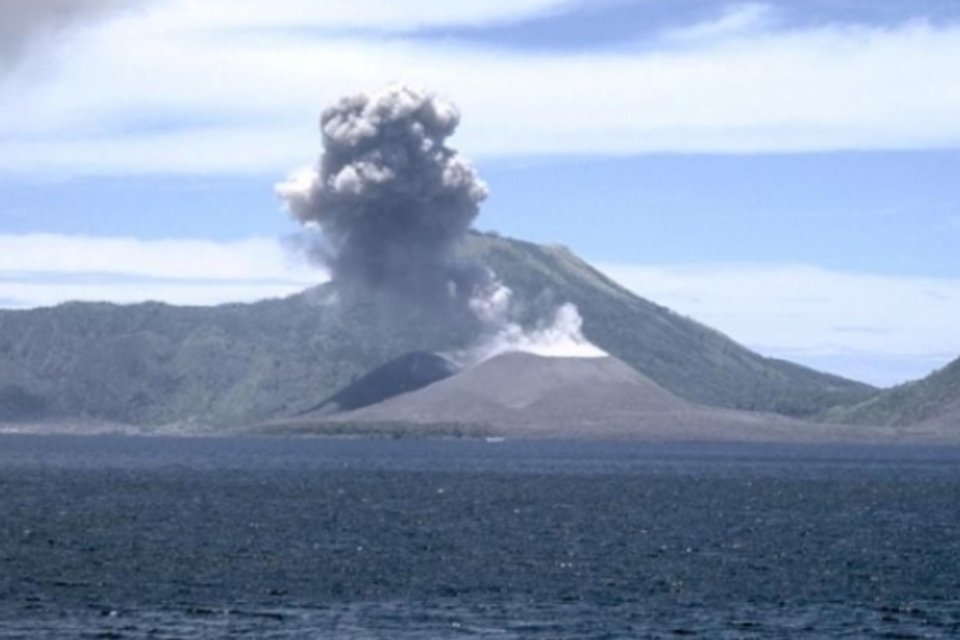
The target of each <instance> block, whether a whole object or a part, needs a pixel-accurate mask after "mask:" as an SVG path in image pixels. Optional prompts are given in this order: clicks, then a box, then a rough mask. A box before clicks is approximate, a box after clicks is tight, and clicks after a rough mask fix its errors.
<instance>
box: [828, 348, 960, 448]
mask: <svg viewBox="0 0 960 640" xmlns="http://www.w3.org/2000/svg"><path fill="white" fill-rule="evenodd" d="M825 416H826V418H827V419H828V420H835V421H839V422H845V423H849V424H874V425H886V426H895V427H916V426H919V427H921V428H925V429H928V430H938V429H946V430H951V429H952V430H953V431H954V432H957V433H960V358H958V359H957V360H954V361H953V362H952V363H950V364H948V365H947V366H946V367H944V368H942V369H940V370H938V371H935V372H934V373H932V374H930V375H929V376H927V377H926V378H924V379H922V380H917V381H915V382H908V383H906V384H902V385H899V386H897V387H894V388H892V389H888V390H885V391H881V392H879V393H877V394H876V395H874V396H873V397H871V398H869V399H867V400H864V401H862V402H859V403H857V404H854V405H853V406H847V407H835V408H833V409H831V410H830V411H828V412H826V414H825Z"/></svg>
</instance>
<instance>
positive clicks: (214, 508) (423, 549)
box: [0, 435, 960, 639]
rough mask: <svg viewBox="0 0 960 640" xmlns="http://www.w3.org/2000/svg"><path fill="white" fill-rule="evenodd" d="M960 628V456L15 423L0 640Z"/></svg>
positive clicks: (1, 511) (0, 538)
mask: <svg viewBox="0 0 960 640" xmlns="http://www.w3.org/2000/svg"><path fill="white" fill-rule="evenodd" d="M198 637H200V638H203V637H208V638H320V637H323V638H328V637H329V638H358V639H359V638H385V639H386V638H390V639H394V638H400V639H403V638H461V637H476V638H550V639H554V638H578V639H579V638H598V639H599V638H679V637H691V638H823V637H846V638H874V637H875V638H956V637H960V447H921V446H903V447H892V446H837V445H830V446H812V445H732V444H724V445H718V444H711V445H708V444H644V443H602V442H574V441H510V440H506V441H504V442H487V441H483V440H389V439H348V438H341V439H336V438H254V437H243V438H238V437H222V438H186V437H183V438H164V437H132V436H87V437H80V436H28V435H2V436H0V638H198Z"/></svg>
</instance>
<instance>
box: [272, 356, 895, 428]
mask: <svg viewBox="0 0 960 640" xmlns="http://www.w3.org/2000/svg"><path fill="white" fill-rule="evenodd" d="M264 429H265V430H266V431H267V432H271V431H273V432H285V433H343V432H349V431H351V430H353V431H357V432H371V431H383V432H387V433H390V432H392V433H405V434H411V435H430V434H437V435H439V434H445V433H448V434H473V435H487V436H509V437H551V438H553V437H562V438H625V439H647V440H694V441H716V440H732V441H740V442H746V441H776V442H784V441H805V440H844V439H850V440H862V439H864V436H865V434H863V433H860V432H859V431H857V430H851V429H845V428H842V427H839V426H837V425H822V424H819V425H815V424H807V423H802V422H800V421H798V420H794V419H790V418H786V417H784V416H780V415H774V414H768V413H767V414H765V413H759V412H746V411H736V410H731V409H718V408H715V407H706V406H703V405H699V404H696V403H693V402H690V401H688V400H684V399H682V398H679V397H677V396H676V395H674V394H672V393H670V392H669V391H667V390H666V389H664V388H663V387H661V386H659V385H658V384H656V383H655V382H654V381H652V380H650V379H649V378H648V377H646V376H644V375H642V374H640V373H638V372H637V371H636V370H635V369H633V368H632V367H630V366H629V365H627V364H626V363H624V362H622V361H620V360H618V359H616V358H612V357H598V358H582V357H543V356H539V355H534V354H530V353H523V352H510V353H505V354H501V355H498V356H496V357H494V358H491V359H490V360H487V361H485V362H482V363H480V364H478V365H476V366H473V367H470V368H468V369H466V370H464V371H463V372H461V373H458V374H456V375H453V376H451V377H447V378H445V379H443V380H440V381H438V382H435V383H433V384H430V385H427V386H424V387H422V388H420V389H418V390H415V391H412V392H410V393H403V394H397V395H395V396H393V397H390V398H387V399H385V400H383V401H382V402H379V403H377V404H373V405H371V406H367V407H364V408H360V409H357V410H355V411H344V412H340V413H337V414H334V415H330V414H328V413H325V412H322V411H317V412H312V413H307V414H304V415H301V416H297V417H294V418H292V419H288V420H278V421H275V422H273V423H271V424H269V425H265V427H264ZM866 435H868V436H873V437H875V438H878V439H882V438H885V437H889V436H890V435H893V434H890V433H886V432H884V431H882V430H875V431H874V432H873V433H869V432H867V433H866Z"/></svg>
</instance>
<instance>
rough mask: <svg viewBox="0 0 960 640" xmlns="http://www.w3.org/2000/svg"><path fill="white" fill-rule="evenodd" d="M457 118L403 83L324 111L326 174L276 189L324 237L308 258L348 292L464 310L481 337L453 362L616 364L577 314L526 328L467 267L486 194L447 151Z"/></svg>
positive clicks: (495, 285) (299, 176) (311, 173)
mask: <svg viewBox="0 0 960 640" xmlns="http://www.w3.org/2000/svg"><path fill="white" fill-rule="evenodd" d="M459 121H460V113H459V111H458V110H457V108H456V107H455V106H454V105H453V104H452V103H450V102H447V101H445V100H442V99H440V98H438V97H436V96H434V95H433V94H431V93H428V92H426V91H424V90H422V89H419V88H415V87H410V86H404V85H394V86H390V87H387V88H386V89H383V90H381V91H378V92H373V93H361V94H358V95H355V96H351V97H347V98H343V99H342V100H340V101H339V102H337V103H336V104H334V105H332V106H331V107H329V108H327V109H326V110H324V111H323V113H322V115H321V117H320V131H321V134H322V141H323V154H322V155H321V157H320V161H319V163H318V165H317V166H316V167H313V168H308V169H304V170H301V171H298V172H296V173H294V174H293V175H291V176H290V177H289V178H288V179H287V180H286V181H285V182H282V183H280V184H278V185H277V187H276V190H277V194H278V195H279V196H280V198H281V199H282V200H283V201H284V203H285V204H286V207H287V209H288V210H289V211H290V213H291V214H292V215H293V216H294V217H295V218H296V219H297V220H299V221H300V222H301V224H303V225H305V226H307V227H319V229H320V230H321V231H322V236H323V240H324V242H325V243H326V244H322V245H321V244H315V245H312V246H309V247H308V251H311V252H312V254H313V256H314V257H316V258H319V259H320V260H321V261H322V262H323V263H324V265H325V266H326V267H327V268H328V269H330V272H331V275H332V277H333V279H334V281H336V282H338V283H340V284H342V285H346V286H347V288H348V290H349V291H373V292H376V293H387V294H392V296H391V301H398V300H399V301H403V302H407V301H410V300H415V301H417V302H420V303H426V304H425V305H423V308H426V309H428V310H429V312H430V313H431V314H432V316H433V317H435V318H436V317H448V316H449V314H446V313H436V312H437V311H442V310H450V309H451V308H453V309H455V310H456V311H465V312H466V315H468V316H470V317H471V318H472V319H473V321H474V323H475V324H477V325H478V328H479V335H478V336H476V337H475V338H474V339H473V344H472V346H469V347H468V348H466V349H463V350H461V351H458V352H456V353H452V354H447V355H448V356H450V357H451V358H452V359H454V360H455V361H457V362H458V363H459V364H461V365H462V366H470V365H472V364H476V363H477V362H481V361H483V360H485V359H488V358H491V357H493V356H495V355H498V354H500V353H503V352H506V351H528V352H532V353H537V354H540V355H547V356H549V355H554V356H567V357H600V356H603V355H606V354H605V353H604V352H603V351H601V350H600V349H599V348H597V347H595V346H594V345H592V344H590V342H589V341H587V340H586V338H584V336H583V334H582V332H581V322H582V321H581V319H580V315H579V312H578V310H577V308H576V307H575V306H574V305H572V304H565V305H562V306H560V307H559V308H558V309H556V310H555V313H554V317H553V318H551V319H550V320H549V321H547V322H541V323H540V324H539V325H537V326H535V327H533V328H531V329H525V328H524V327H522V326H521V325H520V324H519V323H517V322H515V321H514V320H513V315H514V314H513V304H512V297H513V292H512V291H511V290H510V289H509V288H508V287H507V286H505V285H504V284H502V283H500V282H499V281H497V280H496V278H495V276H494V274H493V273H492V272H491V271H489V270H488V269H485V268H483V267H480V266H476V265H471V264H469V263H466V262H464V261H461V260H458V259H457V257H456V248H457V245H458V243H459V242H460V241H461V240H463V239H464V237H465V235H466V233H467V230H468V229H469V228H470V225H471V224H472V223H473V221H474V219H476V217H477V214H478V213H479V206H480V203H481V202H482V201H483V200H484V199H485V198H486V196H487V188H486V186H485V185H484V184H483V182H481V181H480V179H479V178H478V177H477V174H476V172H475V171H474V169H473V167H471V165H470V163H469V162H467V161H466V160H465V159H464V158H462V157H461V156H460V155H458V154H457V152H456V151H455V150H454V149H452V148H451V147H449V146H447V144H446V141H447V139H448V138H449V137H450V136H451V135H453V133H454V131H455V130H456V128H457V124H458V123H459ZM438 303H439V304H438ZM451 305H453V306H451ZM444 307H446V309H444ZM393 310H394V311H396V310H397V308H396V307H393ZM388 315H389V314H388ZM392 319H393V318H392V316H391V318H390V320H391V321H392Z"/></svg>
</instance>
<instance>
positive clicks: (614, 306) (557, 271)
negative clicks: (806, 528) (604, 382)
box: [0, 234, 874, 426]
mask: <svg viewBox="0 0 960 640" xmlns="http://www.w3.org/2000/svg"><path fill="white" fill-rule="evenodd" d="M464 253H465V254H467V255H468V256H470V257H472V258H473V259H475V260H477V261H478V262H480V263H483V264H486V265H489V266H490V267H492V268H493V269H494V270H495V271H496V272H497V274H498V275H499V277H500V278H501V279H502V280H503V281H504V282H505V283H507V284H508V285H509V286H510V287H511V288H513V289H514V291H515V294H516V297H517V298H518V299H521V300H523V301H524V302H525V310H526V317H527V319H528V320H532V319H533V318H535V317H538V316H540V315H542V313H543V312H544V311H547V310H549V309H552V308H553V307H554V306H555V305H557V304H559V303H562V302H566V301H571V302H573V303H575V304H577V305H578V306H579V308H580V312H581V314H582V316H583V318H584V332H585V334H586V335H587V337H588V338H590V339H591V340H592V341H594V342H595V343H596V344H597V345H599V346H600V347H602V348H603V349H605V350H606V351H607V352H609V353H610V354H612V355H614V356H616V357H618V358H620V359H621V360H623V361H624V362H626V363H628V364H629V365H630V366H632V367H634V368H635V369H636V370H637V371H639V372H641V373H643V374H645V375H646V376H648V377H649V378H651V379H653V380H655V381H656V382H657V383H658V384H660V385H661V386H663V387H665V388H666V389H669V390H670V391H671V392H672V393H674V394H676V395H678V396H681V397H684V398H687V399H690V400H694V401H697V402H700V403H703V404H709V405H715V406H720V407H730V408H742V409H752V410H764V411H774V412H780V413H784V414H788V415H795V416H797V415H810V414H814V413H817V412H821V411H823V410H825V409H826V407H829V406H832V405H836V404H841V403H847V404H850V403H852V402H855V401H858V400H862V399H864V398H866V397H868V396H869V395H871V394H872V392H873V391H874V390H873V389H872V388H871V387H868V386H867V385H863V384H860V383H856V382H852V381H849V380H845V379H843V378H839V377H837V376H832V375H826V374H823V373H819V372H816V371H813V370H811V369H807V368H804V367H801V366H798V365H795V364H791V363H788V362H784V361H781V360H776V359H771V358H765V357H762V356H760V355H758V354H756V353H753V352H751V351H749V350H748V349H746V348H744V347H742V346H740V345H738V344H737V343H735V342H734V341H732V340H730V339H729V338H727V337H726V336H724V335H722V334H720V333H718V332H716V331H714V330H712V329H709V328H707V327H705V326H703V325H701V324H699V323H697V322H695V321H693V320H690V319H688V318H684V317H682V316H680V315H677V314H675V313H673V312H671V311H669V310H668V309H666V308H664V307H661V306H659V305H656V304H654V303H652V302H649V301H647V300H644V299H642V298H639V297H637V296H635V295H633V294H632V293H630V292H629V291H627V290H626V289H624V288H622V287H620V286H619V285H617V284H616V283H614V282H613V281H611V280H609V279H608V278H606V277H605V276H603V275H602V274H601V273H599V272H598V271H596V270H595V269H593V268H592V267H590V266H589V265H588V264H586V263H585V262H583V261H582V260H580V259H578V258H577V257H576V256H574V255H573V254H572V253H570V252H569V251H568V250H566V249H563V248H560V247H544V246H539V245H535V244H531V243H526V242H520V241H516V240H510V239H506V238H500V237H495V236H490V235H482V234H471V236H470V238H469V242H468V243H467V246H466V247H465V249H464ZM476 329H477V326H476V321H475V320H474V319H473V318H471V317H470V316H468V315H467V314H466V313H463V314H460V315H457V314H456V313H446V314H442V317H436V316H433V315H425V314H424V313H423V312H422V311H420V310H418V309H415V308H405V307H403V306H402V305H396V304H394V302H392V301H390V300H385V299H381V298H375V299H367V298H355V297H351V296H350V295H349V292H347V291H344V290H342V289H341V288H340V287H338V286H337V285H336V284H335V283H328V284H324V285H320V286H318V287H315V288H313V289H309V290H307V291H305V292H303V293H301V294H298V295H294V296H290V297H288V298H284V299H276V300H264V301H261V302H257V303H253V304H229V305H222V306H218V307H177V306H171V305H166V304H159V303H146V304H137V305H130V306H119V305H113V304H106V303H68V304H64V305H60V306H57V307H53V308H45V309H34V310H25V311H24V310H19V311H18V310H5V311H0V420H3V421H8V422H17V421H42V420H56V419H74V418H85V419H97V420H106V421H116V422H126V423H132V424H139V425H158V424H168V423H186V424H190V423H194V422H196V423H203V424H212V425H224V426H226V425H243V424H252V423H257V422H261V421H263V420H266V419H269V418H273V417H276V416H283V415H294V414H296V413H300V412H303V411H305V410H307V409H310V408H311V407H315V406H316V405H317V404H318V403H319V402H321V401H322V400H324V399H325V398H328V397H329V396H330V395H331V394H333V393H334V392H336V391H337V390H339V389H342V388H344V387H345V386H346V385H348V384H349V383H351V382H353V381H355V380H357V379H358V378H359V377H360V376H362V375H364V374H366V373H367V372H369V371H371V370H372V369H374V368H375V367H378V366H380V365H382V364H383V363H385V362H387V361H389V360H391V359H393V358H396V357H397V356H399V355H401V354H404V353H408V352H414V351H444V350H449V349H455V348H459V347H463V346H465V345H466V344H467V343H468V341H469V340H470V339H471V337H472V336H473V335H474V334H475V332H476Z"/></svg>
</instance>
